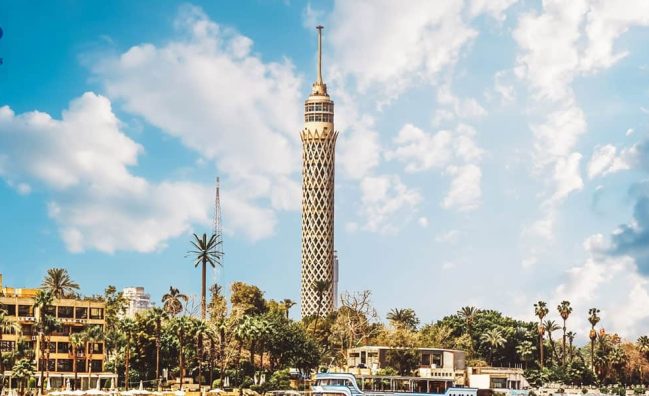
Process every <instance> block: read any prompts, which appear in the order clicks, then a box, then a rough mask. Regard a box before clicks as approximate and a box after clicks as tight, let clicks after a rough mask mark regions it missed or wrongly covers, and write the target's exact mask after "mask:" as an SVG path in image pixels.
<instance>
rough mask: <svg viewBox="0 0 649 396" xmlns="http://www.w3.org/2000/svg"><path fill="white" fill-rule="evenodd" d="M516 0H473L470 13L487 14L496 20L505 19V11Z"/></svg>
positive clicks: (475, 14)
mask: <svg viewBox="0 0 649 396" xmlns="http://www.w3.org/2000/svg"><path fill="white" fill-rule="evenodd" d="M516 2H517V0H471V2H470V3H469V13H470V14H471V16H477V15H480V14H487V15H489V16H491V17H493V18H494V19H496V20H499V21H504V20H505V15H504V12H505V11H506V10H507V9H508V8H509V7H511V6H512V5H513V4H515V3H516Z"/></svg>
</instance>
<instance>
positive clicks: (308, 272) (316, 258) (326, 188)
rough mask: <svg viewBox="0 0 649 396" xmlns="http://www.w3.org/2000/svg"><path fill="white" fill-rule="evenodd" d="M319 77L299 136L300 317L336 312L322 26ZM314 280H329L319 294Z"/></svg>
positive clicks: (330, 130) (329, 110) (331, 135)
mask: <svg viewBox="0 0 649 396" xmlns="http://www.w3.org/2000/svg"><path fill="white" fill-rule="evenodd" d="M317 29H318V74H317V78H316V81H315V83H313V89H312V90H311V95H309V98H308V99H307V100H306V101H305V103H304V129H303V130H302V132H301V133H300V137H301V138H302V288H301V289H302V290H301V294H300V295H301V299H302V317H305V316H309V315H315V314H318V313H320V314H321V315H326V314H328V313H330V312H331V311H332V310H333V308H334V303H335V296H334V291H333V281H334V163H335V149H336V137H337V136H338V132H336V131H335V130H334V102H333V101H332V100H331V99H330V98H329V94H327V85H326V84H325V83H324V82H323V81H322V26H318V27H317ZM317 281H327V282H329V287H328V290H326V291H325V292H324V293H323V294H322V296H320V295H319V293H318V292H316V291H315V290H314V285H315V283H316V282H317Z"/></svg>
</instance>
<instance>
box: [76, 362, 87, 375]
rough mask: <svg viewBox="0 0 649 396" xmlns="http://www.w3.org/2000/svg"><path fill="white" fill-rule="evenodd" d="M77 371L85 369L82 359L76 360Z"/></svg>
mask: <svg viewBox="0 0 649 396" xmlns="http://www.w3.org/2000/svg"><path fill="white" fill-rule="evenodd" d="M77 371H79V372H80V373H82V372H84V371H86V361H85V360H83V359H78V360H77Z"/></svg>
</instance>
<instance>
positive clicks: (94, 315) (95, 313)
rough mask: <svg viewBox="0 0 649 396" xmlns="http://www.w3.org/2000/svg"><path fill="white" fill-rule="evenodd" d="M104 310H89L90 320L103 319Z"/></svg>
mask: <svg viewBox="0 0 649 396" xmlns="http://www.w3.org/2000/svg"><path fill="white" fill-rule="evenodd" d="M103 318H104V310H103V309H102V308H90V319H103Z"/></svg>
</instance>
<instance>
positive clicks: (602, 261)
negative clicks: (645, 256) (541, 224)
mask: <svg viewBox="0 0 649 396" xmlns="http://www.w3.org/2000/svg"><path fill="white" fill-rule="evenodd" d="M608 246H609V241H607V240H606V238H605V237H604V236H603V235H601V234H595V235H592V236H591V237H589V238H588V239H586V240H585V241H584V250H585V251H586V253H587V255H588V257H587V259H586V260H585V262H584V263H583V264H581V265H577V266H575V267H572V268H570V269H569V270H568V271H567V273H566V278H565V281H564V282H563V283H562V284H560V285H559V286H558V287H557V289H556V291H555V298H554V299H555V300H556V301H557V302H558V301H561V300H564V299H565V300H569V301H570V302H571V304H572V306H573V309H574V311H575V312H587V311H588V309H589V308H591V307H598V308H600V309H601V310H602V318H603V321H602V324H601V325H602V326H603V327H606V328H608V329H609V330H613V331H615V332H617V333H619V334H621V335H623V336H624V337H626V338H628V339H633V338H635V337H637V336H639V335H641V334H643V333H644V331H645V330H646V328H645V324H646V322H647V320H648V319H649V313H647V311H646V309H644V307H646V306H647V305H648V304H649V293H648V289H649V281H647V280H646V279H645V278H644V277H642V276H641V275H640V274H639V273H638V271H637V267H636V265H635V263H634V260H633V259H632V258H631V257H629V256H620V257H611V256H609V255H607V254H605V252H604V251H605V250H607V249H608ZM604 289H605V290H606V292H605V293H604V292H603V290H604ZM570 320H571V322H572V323H573V326H576V327H577V328H578V329H579V330H577V331H578V332H579V333H581V334H587V330H588V328H589V324H588V322H587V321H586V317H585V316H584V315H574V317H572V316H571V319H570Z"/></svg>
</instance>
